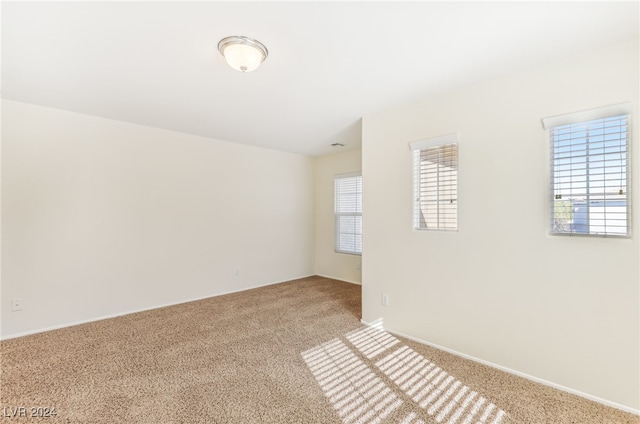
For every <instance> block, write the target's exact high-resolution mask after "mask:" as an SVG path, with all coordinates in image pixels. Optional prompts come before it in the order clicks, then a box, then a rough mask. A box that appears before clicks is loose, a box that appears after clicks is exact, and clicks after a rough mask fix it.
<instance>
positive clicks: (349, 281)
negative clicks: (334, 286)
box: [316, 274, 362, 286]
mask: <svg viewBox="0 0 640 424" xmlns="http://www.w3.org/2000/svg"><path fill="white" fill-rule="evenodd" d="M316 276H318V277H323V278H329V279H331V280H338V281H344V282H345V283H350V284H356V285H358V286H361V285H362V283H361V282H358V281H352V280H345V279H344V278H342V277H332V276H330V275H323V274H316Z"/></svg>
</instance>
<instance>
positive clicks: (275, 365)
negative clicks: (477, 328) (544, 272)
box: [0, 277, 640, 424]
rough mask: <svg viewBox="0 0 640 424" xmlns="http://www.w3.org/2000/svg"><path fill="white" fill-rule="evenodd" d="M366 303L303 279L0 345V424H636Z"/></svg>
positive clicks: (344, 290) (345, 290) (341, 288)
mask: <svg viewBox="0 0 640 424" xmlns="http://www.w3.org/2000/svg"><path fill="white" fill-rule="evenodd" d="M360 302H361V292H360V286H357V285H352V284H348V283H343V282H339V281H335V280H329V279H326V278H321V277H311V278H305V279H301V280H295V281H291V282H287V283H282V284H277V285H273V286H268V287H264V288H259V289H254V290H249V291H246V292H242V293H236V294H230V295H225V296H219V297H214V298H209V299H205V300H200V301H196V302H190V303H185V304H182V305H177V306H172V307H167V308H162V309H156V310H153V311H147V312H141V313H136V314H131V315H127V316H123V317H118V318H113V319H109V320H104V321H99V322H94V323H89V324H83V325H78V326H75V327H70V328H65V329H61V330H56V331H50V332H47V333H42V334H36V335H32V336H27V337H22V338H18V339H10V340H6V341H3V342H2V343H0V353H1V355H2V356H1V367H0V370H1V379H2V380H1V384H2V385H1V392H0V403H1V406H2V415H3V422H40V423H48V422H61V423H150V424H151V423H153V424H161V423H296V424H299V423H345V424H351V423H376V422H388V423H412V424H418V423H459V424H463V423H464V424H469V423H477V422H480V423H487V424H488V423H581V424H589V423H598V424H602V423H638V422H639V421H640V420H639V418H638V417H637V416H635V415H632V414H628V413H624V412H621V411H618V410H616V409H612V408H608V407H605V406H602V405H599V404H597V403H594V402H591V401H588V400H585V399H582V398H580V397H577V396H574V395H571V394H568V393H564V392H560V391H557V390H554V389H551V388H549V387H546V386H542V385H540V384H537V383H533V382H531V381H528V380H524V379H522V378H519V377H516V376H513V375H510V374H506V373H504V372H501V371H497V370H495V369H492V368H489V367H486V366H484V365H480V364H477V363H474V362H472V361H468V360H465V359H461V358H459V357H456V356H453V355H451V354H448V353H446V352H442V351H439V350H437V349H433V348H430V347H427V346H423V345H420V344H418V343H415V342H412V341H409V340H405V339H402V338H399V337H395V336H392V335H390V334H388V333H385V332H383V331H380V330H376V329H375V328H370V327H365V326H363V325H361V324H360V322H359V319H360ZM38 407H40V408H52V407H55V413H56V416H55V417H50V418H36V417H34V418H31V417H30V416H31V414H32V413H35V415H46V414H47V412H48V411H47V409H32V408H38ZM21 408H24V409H21ZM23 415H27V416H26V417H24V416H23Z"/></svg>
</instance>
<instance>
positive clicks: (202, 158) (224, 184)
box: [2, 101, 314, 337]
mask: <svg viewBox="0 0 640 424" xmlns="http://www.w3.org/2000/svg"><path fill="white" fill-rule="evenodd" d="M2 122H3V127H2V230H3V231H2V261H3V268H2V336H3V337H10V336H12V335H16V334H21V333H25V332H31V331H37V330H41V329H45V328H50V327H56V326H61V325H66V324H70V323H74V322H79V321H84V320H91V319H95V318H99V317H104V316H109V315H113V314H121V313H126V312H130V311H135V310H140V309H145V308H151V307H155V306H160V305H164V304H171V303H178V302H182V301H187V300H190V299H195V298H201V297H207V296H212V295H216V294H220V293H224V292H229V291H236V290H241V289H246V288H249V287H252V286H258V285H264V284H270V283H276V282H280V281H285V280H289V279H293V278H297V277H302V276H307V275H310V274H312V273H313V249H314V246H313V225H314V222H313V215H314V211H313V202H314V199H313V194H312V193H313V191H312V190H313V160H312V159H311V158H308V157H304V156H300V155H295V154H289V153H283V152H278V151H273V150H267V149H261V148H256V147H249V146H244V145H240V144H234V143H229V142H225V141H219V140H212V139H207V138H203V137H197V136H192V135H187V134H181V133H176V132H171V131H166V130H161V129H156V128H149V127H144V126H139V125H133V124H129V123H124V122H118V121H112V120H107V119H101V118H96V117H92V116H86V115H80V114H75V113H69V112H65V111H61V110H56V109H50V108H45V107H39V106H34V105H29V104H25V103H18V102H12V101H3V108H2ZM236 269H238V270H239V275H237V276H236V275H234V274H235V270H236ZM12 298H21V299H23V304H24V305H23V307H24V309H23V310H22V311H20V312H11V299H12Z"/></svg>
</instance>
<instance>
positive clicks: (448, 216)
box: [411, 135, 458, 231]
mask: <svg viewBox="0 0 640 424" xmlns="http://www.w3.org/2000/svg"><path fill="white" fill-rule="evenodd" d="M411 150H413V193H414V200H415V201H414V208H413V226H414V228H415V229H416V230H444V231H456V230H457V229H458V143H457V136H455V135H450V136H444V137H438V138H436V139H430V140H425V141H422V142H416V143H411Z"/></svg>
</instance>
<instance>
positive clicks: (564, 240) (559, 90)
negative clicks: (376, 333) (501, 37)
mask: <svg viewBox="0 0 640 424" xmlns="http://www.w3.org/2000/svg"><path fill="white" fill-rule="evenodd" d="M638 75H640V74H639V67H638V40H631V41H629V42H627V43H621V44H618V45H615V46H610V47H609V48H605V49H601V50H596V51H591V52H587V53H584V54H580V55H577V56H575V57H572V58H566V59H564V60H562V61H558V62H557V63H553V64H547V65H545V66H541V67H538V68H535V69H530V70H527V71H524V72H520V73H518V74H515V75H510V76H505V77H502V78H498V79H494V80H490V81H486V82H483V83H478V84H474V85H470V86H467V87H464V88H462V89H459V90H456V91H452V92H448V93H443V94H441V95H438V96H434V97H432V98H429V99H425V100H424V101H422V102H419V103H416V104H412V105H409V106H407V107H405V108H401V109H396V110H391V111H387V112H385V113H380V114H377V115H373V116H367V117H365V118H364V119H363V159H362V166H363V180H364V181H366V184H364V186H363V187H364V194H363V198H364V199H363V201H364V204H363V207H364V209H363V215H364V216H363V218H364V237H365V243H364V248H365V249H366V256H365V257H364V262H363V266H364V267H363V319H364V320H365V321H369V322H372V321H374V320H376V319H379V318H382V319H383V321H384V325H385V327H386V328H387V329H389V330H393V331H397V332H400V333H405V334H408V335H410V336H412V337H415V338H418V339H421V340H424V341H427V342H430V343H434V344H437V345H440V346H443V347H446V348H448V349H452V350H455V351H458V352H461V353H464V354H467V355H471V356H473V357H476V358H479V359H482V360H485V361H489V362H492V363H494V364H497V365H500V366H502V367H507V368H510V369H512V370H515V371H518V372H521V373H525V374H528V375H530V376H533V377H537V378H540V379H543V380H546V381H548V382H551V383H554V384H558V385H562V386H564V387H566V388H570V389H573V390H576V391H580V392H582V393H584V394H588V395H591V396H594V397H598V398H600V399H603V400H606V401H609V402H613V403H616V404H618V405H622V406H626V407H628V408H632V409H636V410H637V409H638V408H639V407H640V405H639V400H640V389H639V381H640V373H639V369H638V367H639V359H640V354H639V349H638V346H639V332H640V328H639V310H640V305H639V281H640V275H639V258H640V249H639V243H638V240H639V238H640V237H639V233H640V225H639V224H638V223H639V222H640V221H639V220H638V219H637V218H638V216H639V215H640V203H639V202H638V200H639V199H640V185H638V181H639V180H638V177H637V176H638V174H639V173H640V162H639V160H638V158H639V157H640V145H639V143H638V133H639V131H637V128H638V126H639V125H640V118H639V115H638V91H639V87H638ZM625 101H632V102H633V107H634V113H633V116H632V128H635V129H634V130H633V131H632V151H633V168H634V174H633V175H634V177H633V182H634V183H635V188H634V189H633V191H634V194H639V195H637V196H635V197H634V199H633V211H634V216H635V217H636V219H635V227H636V228H635V230H634V235H633V238H631V239H613V238H595V237H594V238H581V237H562V236H555V237H553V236H550V235H549V234H548V228H549V225H548V221H549V219H548V213H547V212H548V191H547V187H548V172H549V168H548V140H547V136H546V133H545V132H544V131H543V129H542V127H541V122H540V119H541V118H542V117H547V116H553V115H558V114H563V113H569V112H574V111H579V110H584V109H589V108H594V107H599V106H604V105H609V104H614V103H619V102H625ZM450 133H458V134H459V139H460V142H459V166H460V168H459V177H458V178H459V180H458V183H459V231H458V232H455V233H445V232H416V231H413V230H412V222H411V216H412V170H411V166H412V163H411V153H410V150H409V147H408V143H409V142H411V141H415V140H420V139H423V138H429V137H435V136H440V135H444V134H450ZM382 293H386V294H388V295H389V299H390V305H389V306H388V307H383V306H381V302H380V297H381V294H382Z"/></svg>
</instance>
